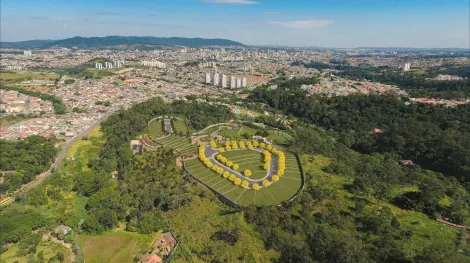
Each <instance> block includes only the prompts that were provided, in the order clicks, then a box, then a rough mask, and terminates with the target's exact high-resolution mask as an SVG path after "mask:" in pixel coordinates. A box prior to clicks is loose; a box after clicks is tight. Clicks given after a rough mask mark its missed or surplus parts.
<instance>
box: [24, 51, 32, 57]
mask: <svg viewBox="0 0 470 263" xmlns="http://www.w3.org/2000/svg"><path fill="white" fill-rule="evenodd" d="M23 54H24V55H25V56H31V55H33V51H31V50H25V51H24V52H23Z"/></svg>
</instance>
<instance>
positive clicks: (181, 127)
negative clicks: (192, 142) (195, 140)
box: [173, 119, 189, 134]
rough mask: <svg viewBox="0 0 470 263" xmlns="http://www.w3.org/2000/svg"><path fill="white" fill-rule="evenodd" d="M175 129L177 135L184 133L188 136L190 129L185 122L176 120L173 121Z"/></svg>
mask: <svg viewBox="0 0 470 263" xmlns="http://www.w3.org/2000/svg"><path fill="white" fill-rule="evenodd" d="M173 128H174V130H175V133H177V134H178V133H180V132H182V133H183V134H186V133H188V132H189V130H188V127H187V126H186V123H185V122H184V121H183V120H178V119H175V120H174V121H173Z"/></svg>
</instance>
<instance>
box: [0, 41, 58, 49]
mask: <svg viewBox="0 0 470 263" xmlns="http://www.w3.org/2000/svg"><path fill="white" fill-rule="evenodd" d="M54 41H55V40H27V41H18V42H0V47H2V48H21V49H29V48H38V47H41V46H44V45H46V44H48V43H52V42H54Z"/></svg>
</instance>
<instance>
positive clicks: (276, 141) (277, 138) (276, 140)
mask: <svg viewBox="0 0 470 263" xmlns="http://www.w3.org/2000/svg"><path fill="white" fill-rule="evenodd" d="M268 139H270V140H271V141H273V143H274V144H285V143H286V142H287V139H286V138H284V137H283V136H281V135H279V134H270V135H269V136H268Z"/></svg>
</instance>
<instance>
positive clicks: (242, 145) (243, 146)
mask: <svg viewBox="0 0 470 263" xmlns="http://www.w3.org/2000/svg"><path fill="white" fill-rule="evenodd" d="M238 145H240V148H241V149H245V148H246V145H245V143H244V142H243V141H240V142H239V143H238Z"/></svg>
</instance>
